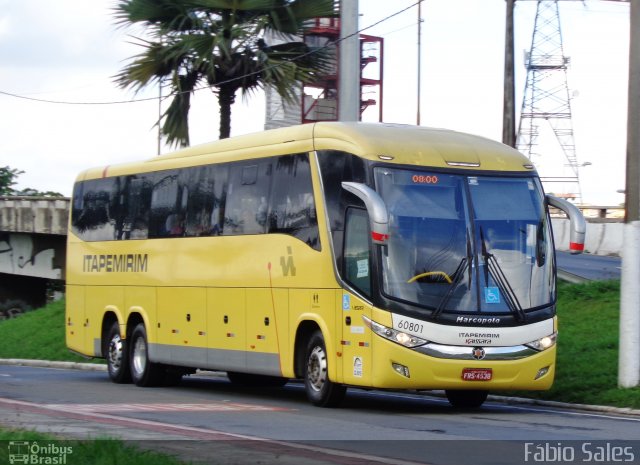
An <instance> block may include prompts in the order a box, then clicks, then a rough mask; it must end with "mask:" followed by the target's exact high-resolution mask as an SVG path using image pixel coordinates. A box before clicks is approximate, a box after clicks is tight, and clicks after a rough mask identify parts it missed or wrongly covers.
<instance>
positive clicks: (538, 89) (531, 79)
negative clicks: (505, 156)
mask: <svg viewBox="0 0 640 465" xmlns="http://www.w3.org/2000/svg"><path fill="white" fill-rule="evenodd" d="M568 65H569V58H568V57H566V56H565V55H564V50H563V46H562V33H561V30H560V13H559V11H558V1H557V0H538V5H537V9H536V18H535V25H534V29H533V39H532V41H531V49H530V50H529V52H528V53H526V55H525V67H526V69H527V82H526V86H525V91H524V97H523V100H522V110H521V112H520V124H519V127H518V137H517V141H516V147H517V149H518V150H520V151H521V152H522V153H524V154H525V155H526V156H527V157H529V159H530V160H532V161H533V162H534V163H535V164H536V166H537V168H538V172H539V173H540V178H541V180H542V182H543V183H544V184H545V188H546V190H547V191H548V192H553V193H555V194H556V195H561V196H563V197H567V198H570V199H573V200H575V201H576V202H582V190H581V188H580V178H579V175H578V168H579V165H578V159H577V157H576V146H575V142H574V137H573V124H572V120H571V98H570V95H569V87H568V85H567V68H568ZM546 134H548V135H549V136H550V137H548V138H545V135H546ZM553 134H555V140H554V137H553ZM558 145H559V147H558ZM550 183H554V184H550Z"/></svg>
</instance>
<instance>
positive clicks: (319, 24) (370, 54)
mask: <svg viewBox="0 0 640 465" xmlns="http://www.w3.org/2000/svg"><path fill="white" fill-rule="evenodd" d="M339 39H340V19H339V18H316V19H315V20H314V24H313V25H312V26H311V27H310V28H309V30H308V31H307V33H306V34H305V37H304V41H305V43H307V44H308V45H310V46H312V47H323V46H327V45H328V46H333V47H335V57H336V59H335V65H334V72H332V73H330V74H328V75H326V76H324V78H323V79H322V80H319V81H317V82H313V83H310V84H306V85H305V86H304V87H303V95H302V122H303V123H311V122H315V121H337V120H338V107H339V105H340V102H339V99H338V82H339V80H338V76H339V73H340V70H339V69H338V68H339V67H338V62H339V60H338V56H339V53H340V41H339ZM383 65H384V39H383V38H382V37H375V36H370V35H364V34H361V35H360V119H361V120H362V119H363V115H365V114H366V115H367V116H368V118H367V120H368V121H378V122H380V121H382V92H383V85H382V84H383ZM374 106H377V108H378V111H377V115H376V114H375V113H374V112H372V111H367V110H370V109H372V108H371V107H374ZM373 115H375V116H373Z"/></svg>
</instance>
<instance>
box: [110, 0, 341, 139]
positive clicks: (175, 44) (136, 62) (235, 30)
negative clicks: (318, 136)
mask: <svg viewBox="0 0 640 465" xmlns="http://www.w3.org/2000/svg"><path fill="white" fill-rule="evenodd" d="M334 14H335V7H334V0H122V1H121V2H120V3H119V4H118V6H117V7H116V8H115V16H116V19H117V20H118V22H119V23H120V24H122V25H126V26H129V25H135V24H138V25H142V26H143V27H144V28H145V31H146V32H147V36H148V37H149V38H150V39H149V40H143V39H139V41H140V45H141V46H142V47H143V48H144V50H143V52H142V53H140V54H139V55H136V56H135V57H133V59H132V61H131V62H130V63H129V64H127V65H126V66H125V67H124V68H123V69H122V70H121V71H120V73H119V74H117V75H116V76H115V79H116V82H117V83H118V85H119V86H120V87H122V88H132V89H134V90H136V91H138V90H140V89H142V88H144V87H146V86H147V85H149V84H157V83H158V82H162V83H166V82H169V85H170V87H171V91H172V101H171V104H170V105H169V107H168V109H167V110H166V112H165V113H164V115H163V119H164V123H163V125H162V133H163V134H164V135H165V136H166V138H167V142H168V143H169V144H171V145H181V146H186V145H189V126H188V114H189V107H190V99H191V95H192V94H193V93H194V92H195V91H196V90H199V89H200V88H203V87H209V88H211V89H212V90H213V91H214V93H215V94H216V95H217V98H218V104H219V108H220V110H219V111H220V138H221V139H223V138H226V137H229V134H230V131H231V105H232V104H233V103H234V101H235V98H236V93H237V91H238V90H241V91H242V95H243V96H244V95H247V94H248V93H251V92H254V91H256V90H258V89H262V88H264V87H267V86H269V87H272V88H274V89H275V90H276V91H277V92H278V94H280V95H281V96H282V97H283V99H284V100H285V101H287V102H292V101H293V100H294V98H295V86H296V84H297V83H300V82H311V81H314V80H316V79H317V77H318V76H319V75H321V74H323V73H325V72H327V71H328V70H329V69H330V67H331V63H332V56H331V54H330V53H329V52H328V49H326V48H319V49H314V50H312V49H310V48H309V47H308V46H307V45H305V44H304V43H302V42H299V41H296V40H295V37H294V36H295V35H298V34H301V33H302V32H303V30H304V25H305V21H307V20H309V19H312V18H316V17H326V16H333V15H334ZM265 33H271V34H274V35H275V36H276V37H278V38H279V39H282V40H285V41H287V42H285V43H282V44H278V45H272V46H269V45H268V44H267V43H266V42H265ZM158 124H160V121H159V122H158Z"/></svg>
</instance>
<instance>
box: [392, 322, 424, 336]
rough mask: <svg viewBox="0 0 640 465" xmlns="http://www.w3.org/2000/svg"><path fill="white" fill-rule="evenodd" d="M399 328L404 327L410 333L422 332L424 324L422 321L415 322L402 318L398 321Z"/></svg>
mask: <svg viewBox="0 0 640 465" xmlns="http://www.w3.org/2000/svg"><path fill="white" fill-rule="evenodd" d="M398 329H404V330H405V331H409V332H410V333H418V334H422V331H423V330H424V325H423V324H421V323H414V322H413V321H407V320H400V321H398Z"/></svg>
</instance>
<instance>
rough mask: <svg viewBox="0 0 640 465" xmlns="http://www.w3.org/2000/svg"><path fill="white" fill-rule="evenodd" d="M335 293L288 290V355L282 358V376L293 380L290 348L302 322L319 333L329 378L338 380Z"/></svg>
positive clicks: (321, 290) (328, 291) (337, 329)
mask: <svg viewBox="0 0 640 465" xmlns="http://www.w3.org/2000/svg"><path fill="white" fill-rule="evenodd" d="M336 293H337V291H335V290H333V289H290V290H289V320H290V324H289V328H290V333H291V336H290V337H291V339H290V341H289V346H290V347H291V351H290V352H288V354H289V355H288V356H286V358H285V354H284V353H283V354H282V358H281V360H282V367H283V374H284V376H288V377H293V376H294V374H293V345H294V343H295V340H294V337H295V334H296V331H297V328H298V326H299V325H300V324H301V323H302V322H304V321H313V322H315V323H316V324H317V325H318V326H319V327H320V329H321V331H322V335H323V337H324V343H325V346H326V350H327V356H328V364H329V367H328V371H329V378H330V379H331V380H332V381H337V382H340V378H341V376H342V373H341V369H342V368H341V367H342V365H341V364H340V360H341V359H339V358H336V353H337V351H339V350H340V345H339V344H340V332H339V331H340V328H339V325H340V320H336Z"/></svg>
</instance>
